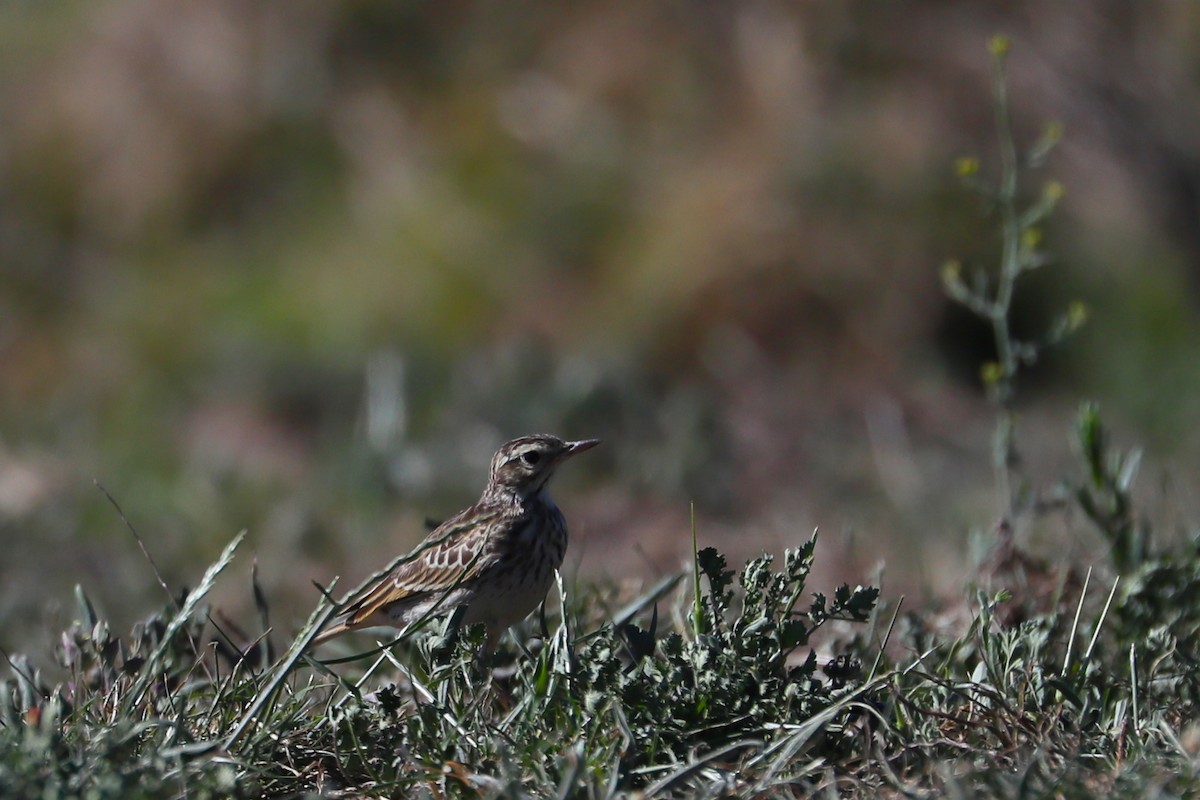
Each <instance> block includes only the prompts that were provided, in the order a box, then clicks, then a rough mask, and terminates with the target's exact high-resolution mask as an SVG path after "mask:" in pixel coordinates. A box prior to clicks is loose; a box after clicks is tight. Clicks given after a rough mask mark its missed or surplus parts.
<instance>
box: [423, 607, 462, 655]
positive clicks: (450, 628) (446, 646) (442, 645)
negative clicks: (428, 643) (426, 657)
mask: <svg viewBox="0 0 1200 800" xmlns="http://www.w3.org/2000/svg"><path fill="white" fill-rule="evenodd" d="M466 613H467V607H466V606H459V607H458V608H456V609H454V613H453V614H451V615H450V616H449V617H448V618H447V619H446V626H445V628H443V630H442V635H441V639H442V641H441V642H438V643H437V644H435V645H434V646H433V648H432V650H431V655H432V656H433V659H434V661H435V662H436V663H438V664H441V665H445V664H448V663H450V659H451V657H453V655H454V649H455V648H456V647H457V646H458V635H459V632H460V631H461V629H462V619H463V616H464V615H465V614H466Z"/></svg>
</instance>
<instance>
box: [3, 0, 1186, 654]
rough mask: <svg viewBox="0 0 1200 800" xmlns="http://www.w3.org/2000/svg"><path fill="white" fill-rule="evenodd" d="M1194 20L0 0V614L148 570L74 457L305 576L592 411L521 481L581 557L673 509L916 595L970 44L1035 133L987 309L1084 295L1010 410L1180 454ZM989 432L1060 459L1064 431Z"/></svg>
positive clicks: (961, 332)
mask: <svg viewBox="0 0 1200 800" xmlns="http://www.w3.org/2000/svg"><path fill="white" fill-rule="evenodd" d="M1197 15H1200V11H1198V10H1197V9H1196V8H1194V7H1192V6H1190V5H1187V4H1184V5H1179V4H1171V3H1167V2H1151V3H1146V4H1141V5H1140V6H1139V7H1138V10H1137V11H1136V12H1134V11H1128V10H1124V9H1122V8H1118V7H1115V6H1109V5H1094V4H1086V3H1082V2H1071V3H1068V4H1067V5H1066V6H1063V7H1062V8H1056V9H1054V10H1049V9H1044V8H1043V7H1041V6H1037V5H1034V4H1032V3H1021V4H1015V5H1013V6H1009V7H1005V8H1004V9H1000V8H993V9H989V10H987V11H986V12H984V11H981V10H969V9H964V8H959V7H957V6H955V5H953V4H928V5H924V6H920V7H913V6H905V7H903V8H901V7H900V6H896V7H891V8H887V9H880V8H878V7H875V6H868V5H862V6H853V5H851V6H844V5H837V4H800V3H788V2H776V1H773V0H768V1H766V2H756V3H749V4H738V5H722V4H703V3H676V4H669V5H649V4H642V3H636V2H631V1H625V2H616V3H607V4H603V5H595V6H587V5H564V6H555V7H553V8H551V7H544V6H531V5H519V6H516V7H514V6H511V5H505V6H500V5H493V4H488V3H479V2H477V3H466V2H453V3H441V4H437V5H435V6H427V5H421V4H396V3H381V2H355V3H349V2H343V3H310V4H244V3H238V2H234V1H233V0H223V1H218V2H211V3H205V4H200V5H194V6H189V7H187V8H186V9H181V8H175V7H173V8H170V9H168V8H167V7H165V6H164V7H153V6H151V7H147V6H145V5H143V4H138V3H132V2H128V0H108V1H107V2H97V3H54V4H46V3H10V4H7V5H6V6H5V7H4V8H3V9H2V10H0V118H2V119H3V120H4V125H3V126H0V363H2V364H3V369H2V371H0V533H2V535H3V537H4V541H5V542H6V543H8V545H9V547H8V552H7V553H6V557H5V558H3V559H0V585H2V587H3V588H0V615H2V616H0V622H2V625H0V644H3V643H7V642H9V641H10V640H15V639H17V638H24V637H26V636H29V635H32V634H31V633H30V632H31V631H34V630H38V629H44V626H43V623H44V622H45V621H46V617H47V616H53V615H54V614H55V613H56V612H55V611H54V607H53V602H54V600H53V598H56V597H60V598H65V597H67V593H68V590H69V587H70V586H71V585H72V584H74V583H76V582H82V583H84V584H85V585H88V586H89V587H94V588H93V595H94V596H95V597H96V598H97V599H98V601H100V602H101V603H104V604H108V605H109V606H111V608H110V610H111V611H113V612H116V618H117V619H118V620H120V619H121V617H120V613H122V612H126V613H131V612H130V609H136V608H139V607H143V606H144V601H145V599H146V597H147V596H148V595H150V594H151V593H152V592H154V591H155V587H154V586H153V585H150V584H149V583H148V582H147V581H146V580H145V571H144V568H143V567H142V563H141V560H140V559H141V556H140V554H139V553H138V552H137V551H136V547H135V546H134V545H133V542H132V540H131V539H130V538H129V537H128V536H127V535H126V534H125V533H124V532H123V530H122V528H123V524H122V522H121V520H120V519H119V517H118V516H117V515H116V514H115V512H114V511H113V510H112V509H111V508H110V507H109V505H108V503H107V501H106V500H105V499H104V497H103V496H102V495H101V494H100V493H99V492H97V491H95V489H94V488H93V486H92V481H93V479H95V480H98V481H100V483H102V484H103V485H104V486H105V487H106V488H107V489H108V490H109V491H110V492H112V494H113V495H114V496H115V497H116V498H117V500H118V501H119V502H120V503H121V504H122V506H123V508H124V510H125V512H126V513H127V514H128V515H129V517H130V521H131V522H132V523H133V524H134V525H136V526H137V527H138V529H139V530H140V531H141V532H142V533H143V535H144V536H145V538H146V540H147V542H148V546H149V547H150V549H151V551H152V552H153V553H154V554H155V556H156V557H157V558H159V559H160V560H161V563H162V564H163V567H164V570H165V571H166V572H167V574H168V577H169V578H170V579H171V581H172V582H173V583H175V584H179V583H186V582H187V581H189V580H194V579H195V576H194V567H195V565H196V564H198V563H207V562H208V561H210V560H211V558H212V555H213V554H214V552H215V550H216V549H217V548H218V547H219V546H220V543H221V542H223V541H226V540H228V538H229V537H230V536H231V535H232V534H233V533H234V532H236V531H237V530H239V529H241V528H248V529H249V530H250V539H249V544H250V546H251V547H253V548H254V549H255V550H256V551H257V552H258V554H259V558H260V560H261V562H262V563H263V570H262V571H263V580H264V581H265V582H267V583H268V584H269V585H270V586H271V588H272V589H273V590H274V591H276V592H277V593H282V596H283V597H291V598H293V599H295V600H296V601H297V603H298V604H301V605H302V604H304V603H310V602H311V601H312V600H314V599H315V598H314V596H313V593H312V591H311V589H310V588H308V584H307V581H308V579H309V578H319V579H321V580H322V581H325V580H327V579H328V578H329V576H330V575H331V574H333V573H336V572H342V573H343V574H347V575H351V576H352V577H353V576H359V575H362V574H366V573H367V572H369V571H371V569H372V564H374V563H376V562H378V560H379V559H380V558H386V557H387V556H389V555H391V554H393V553H394V552H396V551H398V550H400V549H403V547H405V546H406V545H408V544H410V543H412V542H413V541H415V540H416V539H417V538H418V537H419V535H420V533H421V526H420V521H421V520H422V519H423V518H424V517H426V516H431V517H444V516H445V515H447V514H449V513H452V512H453V511H454V510H456V509H457V508H458V507H460V506H461V505H464V504H465V503H466V502H469V501H470V500H471V499H473V496H474V494H475V493H476V492H477V491H478V490H479V488H480V486H481V483H482V478H483V469H484V464H485V463H486V459H487V457H488V456H489V455H490V453H491V451H492V449H493V447H494V446H495V445H496V444H497V443H498V442H499V441H502V440H504V439H506V438H508V437H510V436H513V435H518V434H521V433H526V432H530V431H534V430H549V431H553V432H556V433H561V434H563V435H570V436H598V437H600V438H603V439H605V440H606V445H605V450H604V451H603V452H604V453H605V455H603V456H601V455H600V451H598V453H597V458H595V459H592V460H591V461H590V462H589V463H588V464H581V465H580V470H579V471H578V474H577V475H575V476H565V475H564V476H563V477H564V481H563V486H562V487H560V488H561V490H562V493H563V495H564V497H567V498H570V500H571V501H572V502H565V503H564V505H567V506H568V511H569V516H570V517H571V519H572V520H573V524H576V521H582V520H588V522H587V526H585V527H582V528H581V527H580V526H579V525H577V528H576V530H577V538H576V544H575V546H576V548H579V547H582V548H584V549H583V553H584V555H583V558H584V559H585V561H584V568H585V569H594V570H597V571H613V572H616V573H618V574H631V573H632V572H636V571H638V570H643V571H651V572H653V571H662V570H664V569H669V568H672V567H674V566H675V565H676V564H677V563H678V559H679V558H680V557H681V556H682V555H684V554H685V553H686V543H685V541H686V537H685V536H684V535H683V533H682V531H684V530H685V529H686V511H685V509H686V505H687V502H688V501H689V500H695V501H696V502H697V503H698V505H699V506H700V507H701V509H702V510H703V512H704V516H703V518H704V519H709V520H715V521H716V522H715V523H714V525H715V526H716V527H717V528H718V530H717V532H718V533H719V534H721V535H727V538H728V539H729V540H730V541H728V542H727V543H725V544H726V546H725V547H723V549H725V550H727V551H728V552H730V553H731V554H733V555H735V556H736V555H739V554H744V553H746V552H749V551H753V550H756V549H759V548H761V547H763V546H769V547H772V548H773V549H778V548H780V547H781V546H782V545H785V544H792V543H794V541H795V537H797V536H801V535H803V536H807V534H808V532H809V531H810V530H811V528H812V527H814V526H815V525H818V524H820V525H822V526H826V527H831V528H832V529H833V530H834V531H837V532H839V533H840V532H851V533H853V535H852V536H847V537H844V541H846V542H847V544H846V545H845V552H844V554H843V555H842V556H841V557H840V558H841V562H840V563H839V564H838V565H836V566H835V567H832V569H834V570H835V571H839V570H840V571H843V572H844V573H845V575H844V577H845V578H847V579H851V580H853V579H855V576H856V575H857V574H858V572H860V571H861V569H864V568H866V567H869V566H870V565H871V564H873V563H874V562H875V560H876V559H878V558H880V557H884V556H895V561H894V562H893V563H895V564H896V566H897V567H898V568H899V570H900V574H902V575H903V574H904V571H905V569H906V568H908V569H910V570H911V571H913V572H914V573H915V574H916V575H917V578H915V579H914V580H916V581H927V582H929V583H932V584H934V585H935V587H936V584H937V582H938V581H939V580H944V578H939V577H938V576H939V574H941V573H944V572H947V570H946V564H944V563H943V562H941V561H938V560H937V559H934V560H933V561H928V560H925V563H922V561H923V559H922V557H921V556H920V555H918V554H920V553H922V552H927V551H926V550H924V549H923V548H926V547H929V548H931V549H932V548H934V547H936V546H937V545H938V544H939V542H941V543H944V542H946V541H947V540H956V539H957V536H958V534H957V532H956V531H957V530H958V529H960V528H961V526H962V521H963V520H964V519H977V518H978V514H977V511H978V509H979V508H981V507H984V505H983V504H984V503H986V502H987V501H986V495H985V494H984V493H983V492H975V490H974V488H973V487H978V486H979V485H981V482H980V480H979V475H980V472H979V469H980V468H981V467H982V466H983V465H984V464H985V463H986V459H981V458H979V457H978V455H979V453H982V452H985V451H986V449H987V446H988V444H987V436H988V425H989V423H988V412H987V410H986V408H985V407H984V405H983V403H982V402H980V399H981V391H980V387H979V385H978V379H977V375H978V364H979V363H980V362H981V361H983V360H986V359H987V358H989V357H990V354H989V350H988V347H989V345H988V343H987V342H988V340H987V337H986V333H984V334H981V333H980V331H979V330H978V328H977V327H973V326H972V324H971V323H970V321H969V320H965V319H964V318H963V317H961V316H958V315H956V314H955V312H953V311H952V310H951V306H950V305H949V304H948V302H947V300H946V299H945V298H944V296H943V295H942V292H941V288H940V286H939V285H938V280H937V269H936V267H937V265H938V264H939V263H941V262H942V261H943V259H944V258H946V257H947V256H952V257H958V258H961V259H962V260H963V262H964V263H966V264H970V263H973V262H985V261H988V260H989V259H994V257H995V253H996V252H997V250H998V247H999V243H998V242H996V241H994V237H993V235H992V234H991V233H989V231H991V230H994V228H993V227H992V226H991V224H990V223H989V221H988V220H987V218H986V212H987V209H986V208H984V207H982V206H981V205H980V204H978V203H976V202H974V201H973V200H972V199H971V198H969V197H967V196H964V194H963V192H961V190H960V189H959V188H958V187H957V185H956V182H955V180H954V176H953V169H952V165H953V162H954V159H955V158H956V157H957V156H959V155H963V154H967V153H970V154H978V155H979V156H980V158H981V159H982V161H983V162H984V164H985V165H990V164H994V161H995V154H994V153H993V152H990V151H989V150H988V149H987V146H986V145H981V143H986V142H991V141H992V136H991V133H990V129H991V120H990V100H989V93H988V77H987V69H988V65H987V59H986V57H985V55H984V53H983V43H984V42H985V40H986V38H987V37H988V36H989V35H991V34H992V33H994V32H996V31H997V30H1002V31H1004V32H1006V33H1008V34H1009V35H1010V36H1011V37H1012V40H1013V42H1014V53H1013V57H1012V61H1011V82H1012V85H1011V92H1012V102H1013V108H1014V116H1015V118H1016V120H1015V121H1016V125H1017V134H1018V138H1020V139H1022V141H1024V142H1026V143H1027V142H1028V141H1031V140H1032V138H1033V137H1035V136H1036V133H1037V130H1038V127H1039V126H1040V125H1042V124H1044V123H1045V122H1046V121H1047V120H1060V121H1061V122H1062V123H1063V124H1064V127H1065V131H1066V138H1065V144H1064V146H1063V148H1062V149H1061V151H1060V153H1059V154H1057V155H1056V157H1055V159H1054V160H1053V161H1052V163H1051V164H1050V165H1049V169H1048V171H1047V175H1046V177H1047V179H1049V177H1050V176H1051V175H1052V176H1053V177H1054V178H1056V179H1058V180H1061V181H1062V182H1063V183H1064V184H1065V185H1066V187H1067V190H1068V194H1067V196H1066V197H1065V198H1064V201H1063V204H1062V210H1061V212H1060V213H1059V216H1058V217H1057V218H1056V221H1055V223H1054V225H1053V227H1052V228H1051V229H1050V230H1048V231H1047V234H1046V238H1047V241H1048V242H1049V243H1050V245H1049V249H1050V250H1051V251H1052V255H1053V256H1054V257H1055V258H1056V259H1057V262H1058V267H1056V269H1055V270H1054V272H1053V274H1052V275H1050V274H1049V273H1048V274H1047V276H1046V277H1045V278H1043V277H1041V276H1040V275H1039V276H1038V277H1037V278H1036V279H1035V280H1034V281H1033V282H1032V285H1033V286H1035V287H1036V289H1035V290H1033V291H1030V292H1027V293H1026V294H1024V295H1023V296H1022V297H1021V298H1020V302H1021V303H1022V304H1023V305H1021V306H1019V307H1018V308H1017V309H1016V311H1015V317H1016V319H1017V320H1018V323H1020V321H1021V319H1022V317H1023V315H1024V317H1025V318H1026V319H1028V320H1029V321H1028V325H1029V327H1030V328H1031V329H1035V330H1036V329H1041V328H1043V327H1044V326H1045V319H1046V316H1047V315H1048V314H1049V313H1051V311H1052V310H1055V309H1058V308H1061V307H1063V306H1064V305H1065V304H1066V303H1067V302H1068V301H1072V300H1084V301H1086V302H1087V304H1088V305H1089V307H1091V308H1092V309H1093V310H1094V313H1093V314H1092V318H1091V319H1092V323H1090V324H1089V327H1088V329H1087V330H1085V331H1084V333H1083V335H1082V336H1081V338H1080V341H1079V343H1077V344H1074V345H1072V346H1073V347H1076V348H1078V349H1077V350H1076V351H1075V355H1074V356H1073V357H1072V359H1071V360H1070V362H1069V365H1066V366H1064V365H1062V364H1061V363H1058V364H1055V363H1052V364H1051V365H1050V368H1045V366H1044V365H1043V368H1041V369H1039V370H1038V371H1035V373H1034V375H1033V377H1034V380H1035V384H1034V385H1033V387H1031V388H1035V394H1033V395H1032V397H1033V398H1035V399H1038V400H1042V401H1048V403H1047V407H1049V408H1052V409H1053V408H1055V407H1056V406H1055V402H1056V401H1061V403H1062V404H1063V405H1069V406H1073V405H1074V403H1075V400H1076V399H1077V398H1078V397H1079V396H1081V395H1085V394H1086V395H1089V396H1096V397H1099V398H1101V399H1103V401H1104V402H1105V408H1106V410H1107V411H1108V413H1109V414H1110V416H1111V417H1112V418H1114V419H1115V420H1116V424H1117V429H1118V431H1123V432H1125V433H1127V434H1128V436H1129V437H1130V438H1131V439H1133V438H1136V439H1138V440H1144V441H1146V442H1147V444H1148V445H1149V450H1150V452H1152V453H1157V454H1158V456H1159V457H1160V458H1162V459H1164V460H1166V461H1174V462H1176V463H1181V464H1182V465H1183V466H1182V469H1183V470H1184V471H1183V472H1182V473H1180V474H1179V475H1178V481H1179V483H1180V484H1181V485H1187V481H1188V480H1189V479H1190V478H1192V477H1194V461H1195V458H1194V456H1195V453H1196V452H1197V445H1198V443H1200V441H1198V437H1197V435H1196V434H1195V433H1194V431H1195V430H1196V429H1197V425H1196V416H1197V413H1198V412H1197V409H1200V404H1198V403H1196V402H1194V398H1195V396H1196V394H1197V392H1198V390H1200V369H1198V367H1197V362H1196V359H1195V357H1194V353H1195V352H1196V351H1197V350H1196V348H1197V345H1198V344H1200V341H1198V330H1197V314H1196V309H1197V297H1198V292H1200V280H1198V279H1197V276H1198V275H1200V236H1197V235H1196V233H1197V230H1198V229H1197V228H1196V226H1195V220H1196V219H1197V214H1198V213H1200V199H1198V198H1200V169H1197V167H1196V164H1198V163H1200V160H1198V159H1197V155H1198V153H1197V142H1200V118H1197V117H1196V115H1194V114H1192V113H1190V112H1187V111H1186V109H1190V108H1192V107H1194V106H1196V103H1195V102H1194V101H1195V100H1196V99H1197V98H1196V95H1197V93H1198V92H1200V87H1197V85H1196V84H1195V81H1194V80H1193V76H1194V74H1195V71H1196V66H1197V60H1198V58H1200V43H1198V42H1197V41H1196V40H1195V37H1194V36H1192V35H1191V34H1190V33H1189V31H1194V30H1195V29H1196V25H1195V23H1196V21H1197V20H1196V17H1197ZM1037 189H1038V187H1037V186H1036V184H1034V185H1033V186H1032V188H1031V191H1036V190H1037ZM1189 221H1190V222H1189ZM1189 225H1190V227H1189ZM1018 333H1019V331H1018ZM1038 392H1040V395H1039V394H1037V393H1038ZM1023 424H1024V425H1025V426H1026V428H1025V429H1026V430H1027V431H1029V438H1030V439H1031V440H1032V444H1031V446H1030V451H1031V452H1030V455H1031V457H1033V458H1039V457H1043V456H1047V457H1049V458H1051V459H1053V458H1061V457H1062V455H1063V453H1065V451H1066V449H1067V439H1066V436H1065V434H1064V431H1065V429H1066V427H1067V426H1066V425H1065V424H1064V422H1063V418H1062V417H1052V416H1050V415H1047V417H1042V416H1039V415H1037V414H1035V413H1032V412H1031V415H1030V418H1029V419H1027V420H1025V421H1024V423H1023ZM1189 465H1191V466H1189ZM1193 501H1194V498H1193ZM589 533H592V534H594V535H592V536H590V537H589V536H588V534H589ZM938 537H941V538H940V539H939V538H938ZM956 546H957V545H956ZM952 550H953V548H952ZM906 565H907V567H906ZM288 592H291V593H292V594H290V595H289V594H288ZM303 607H307V606H303ZM297 616H299V614H298V615H297ZM54 629H57V628H54Z"/></svg>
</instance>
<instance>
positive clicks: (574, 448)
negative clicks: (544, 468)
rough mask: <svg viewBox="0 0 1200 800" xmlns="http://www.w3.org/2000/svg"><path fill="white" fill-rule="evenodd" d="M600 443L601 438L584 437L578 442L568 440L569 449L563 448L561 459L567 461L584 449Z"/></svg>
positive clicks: (589, 448)
mask: <svg viewBox="0 0 1200 800" xmlns="http://www.w3.org/2000/svg"><path fill="white" fill-rule="evenodd" d="M598 444H600V440H599V439H583V440H581V441H578V442H567V449H566V450H563V452H562V455H561V456H559V461H565V460H566V459H568V458H570V457H571V456H573V455H577V454H579V453H582V452H583V451H584V450H591V449H592V448H593V447H595V446H596V445H598Z"/></svg>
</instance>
